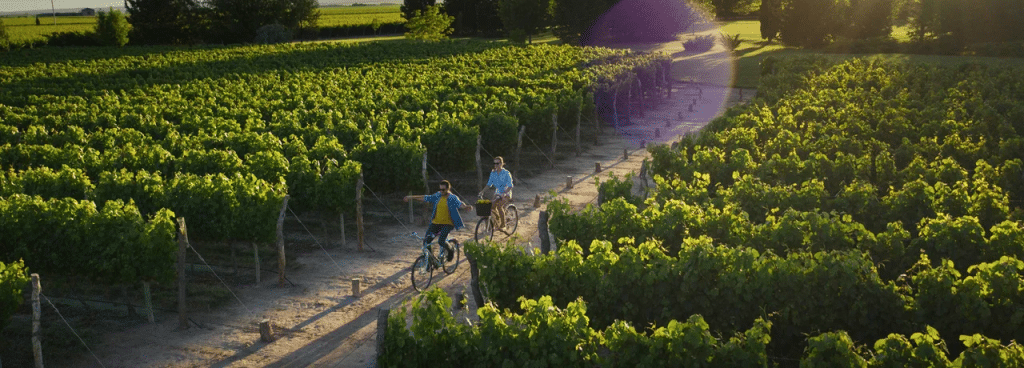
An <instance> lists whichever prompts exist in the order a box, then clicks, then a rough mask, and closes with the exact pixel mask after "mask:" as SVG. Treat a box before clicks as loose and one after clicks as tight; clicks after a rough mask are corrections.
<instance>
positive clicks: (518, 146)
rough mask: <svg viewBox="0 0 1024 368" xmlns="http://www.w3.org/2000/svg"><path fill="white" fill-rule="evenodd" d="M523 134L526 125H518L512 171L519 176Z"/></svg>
mask: <svg viewBox="0 0 1024 368" xmlns="http://www.w3.org/2000/svg"><path fill="white" fill-rule="evenodd" d="M523 134H526V125H523V126H520V127H519V139H518V140H517V141H516V163H515V166H514V167H515V168H514V169H513V173H512V174H513V175H515V176H516V177H519V154H520V153H522V152H523ZM517 180H518V179H517Z"/></svg>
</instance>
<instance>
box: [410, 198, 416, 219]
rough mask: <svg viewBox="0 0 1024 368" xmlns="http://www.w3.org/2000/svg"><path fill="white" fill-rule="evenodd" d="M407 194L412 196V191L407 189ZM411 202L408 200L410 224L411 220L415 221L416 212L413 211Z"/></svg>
mask: <svg viewBox="0 0 1024 368" xmlns="http://www.w3.org/2000/svg"><path fill="white" fill-rule="evenodd" d="M409 196H410V197H412V191H411V190H410V191H409ZM412 202H413V201H409V224H412V223H413V221H416V213H415V212H414V210H413V208H412Z"/></svg>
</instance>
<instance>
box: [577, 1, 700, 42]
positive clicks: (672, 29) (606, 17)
mask: <svg viewBox="0 0 1024 368" xmlns="http://www.w3.org/2000/svg"><path fill="white" fill-rule="evenodd" d="M700 20H701V10H700V9H699V8H697V7H695V6H693V5H690V4H689V3H687V2H685V1H678V0H622V1H619V2H618V3H617V4H615V5H614V6H613V7H611V9H610V10H608V11H607V12H605V13H604V14H602V15H601V16H600V17H599V18H598V19H597V21H596V22H594V26H593V27H592V28H591V30H590V31H589V35H588V37H589V38H588V40H586V41H585V42H587V44H597V43H601V42H636V41H641V42H664V41H671V40H674V39H675V37H676V36H677V35H679V34H680V33H682V32H684V31H686V30H687V29H689V28H690V27H691V26H693V25H694V24H696V23H697V22H698V21H700Z"/></svg>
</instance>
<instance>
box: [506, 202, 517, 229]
mask: <svg viewBox="0 0 1024 368" xmlns="http://www.w3.org/2000/svg"><path fill="white" fill-rule="evenodd" d="M518 228H519V210H518V209H516V206H515V205H511V204H510V205H508V207H506V208H505V233H506V234H508V235H512V234H515V233H516V229H518Z"/></svg>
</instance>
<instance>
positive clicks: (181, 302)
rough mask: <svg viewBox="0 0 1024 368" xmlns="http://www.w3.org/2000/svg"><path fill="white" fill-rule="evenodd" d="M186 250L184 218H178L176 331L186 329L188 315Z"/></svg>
mask: <svg viewBox="0 0 1024 368" xmlns="http://www.w3.org/2000/svg"><path fill="white" fill-rule="evenodd" d="M186 249H188V229H187V228H186V227H185V218H184V217H178V330H179V331H180V330H187V329H188V314H186V311H185V295H186V290H185V286H186V283H187V280H186V278H185V250H186Z"/></svg>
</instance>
